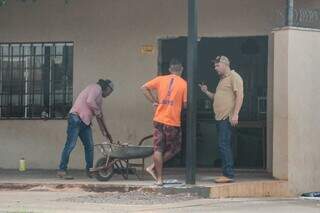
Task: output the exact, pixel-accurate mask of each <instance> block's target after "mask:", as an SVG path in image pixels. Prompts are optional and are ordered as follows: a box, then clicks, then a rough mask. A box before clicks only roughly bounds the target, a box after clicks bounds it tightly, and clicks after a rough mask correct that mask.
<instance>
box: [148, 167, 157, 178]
mask: <svg viewBox="0 0 320 213" xmlns="http://www.w3.org/2000/svg"><path fill="white" fill-rule="evenodd" d="M146 171H147V172H148V173H149V174H150V175H151V176H152V177H153V179H155V180H157V175H156V173H155V172H154V170H153V169H152V168H150V167H147V168H146Z"/></svg>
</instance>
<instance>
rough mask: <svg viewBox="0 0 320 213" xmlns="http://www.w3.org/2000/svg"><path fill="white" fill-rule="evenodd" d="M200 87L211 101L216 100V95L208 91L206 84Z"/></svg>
mask: <svg viewBox="0 0 320 213" xmlns="http://www.w3.org/2000/svg"><path fill="white" fill-rule="evenodd" d="M199 87H200V89H201V91H202V92H203V93H204V94H206V95H207V96H208V97H209V98H210V99H211V100H213V99H214V93H212V92H210V91H209V90H208V87H207V85H205V84H199Z"/></svg>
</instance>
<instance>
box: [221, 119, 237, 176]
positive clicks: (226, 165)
mask: <svg viewBox="0 0 320 213" xmlns="http://www.w3.org/2000/svg"><path fill="white" fill-rule="evenodd" d="M217 130H218V148H219V153H220V158H221V163H222V171H223V175H224V176H226V177H229V178H234V171H233V154H232V146H231V135H232V126H231V123H230V122H229V119H226V120H221V121H217Z"/></svg>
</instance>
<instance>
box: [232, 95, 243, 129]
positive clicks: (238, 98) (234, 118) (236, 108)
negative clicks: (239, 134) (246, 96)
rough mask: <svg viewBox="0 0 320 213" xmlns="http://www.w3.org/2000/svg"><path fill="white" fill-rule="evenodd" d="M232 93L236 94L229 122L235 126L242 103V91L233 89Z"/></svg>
mask: <svg viewBox="0 0 320 213" xmlns="http://www.w3.org/2000/svg"><path fill="white" fill-rule="evenodd" d="M234 93H235V96H236V100H235V106H234V111H233V115H232V117H231V120H230V122H231V125H232V126H237V125H238V123H239V112H240V110H241V107H242V103H243V92H239V91H235V92H234Z"/></svg>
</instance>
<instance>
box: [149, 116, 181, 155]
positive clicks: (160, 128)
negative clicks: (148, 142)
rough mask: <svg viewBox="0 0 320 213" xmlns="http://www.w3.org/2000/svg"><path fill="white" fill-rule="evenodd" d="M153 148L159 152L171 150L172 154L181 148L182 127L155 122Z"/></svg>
mask: <svg viewBox="0 0 320 213" xmlns="http://www.w3.org/2000/svg"><path fill="white" fill-rule="evenodd" d="M153 125H154V132H153V148H154V151H158V152H162V153H164V152H170V153H171V154H172V155H175V154H177V153H178V152H180V150H181V129H180V127H174V126H168V125H165V124H162V123H158V122H154V124H153Z"/></svg>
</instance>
